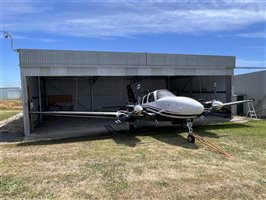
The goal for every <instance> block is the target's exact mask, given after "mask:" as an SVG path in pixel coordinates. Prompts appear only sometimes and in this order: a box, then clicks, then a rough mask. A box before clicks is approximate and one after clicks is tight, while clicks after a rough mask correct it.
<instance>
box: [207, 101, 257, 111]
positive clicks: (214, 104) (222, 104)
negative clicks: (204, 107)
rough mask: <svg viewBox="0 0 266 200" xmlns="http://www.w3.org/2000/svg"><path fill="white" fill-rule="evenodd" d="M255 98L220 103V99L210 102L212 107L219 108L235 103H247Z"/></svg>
mask: <svg viewBox="0 0 266 200" xmlns="http://www.w3.org/2000/svg"><path fill="white" fill-rule="evenodd" d="M253 101H255V99H249V100H243V101H233V102H228V103H222V102H220V101H213V102H212V107H213V108H214V109H221V108H222V107H225V106H232V105H236V104H242V103H248V102H253Z"/></svg>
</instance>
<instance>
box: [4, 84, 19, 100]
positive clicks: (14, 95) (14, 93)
mask: <svg viewBox="0 0 266 200" xmlns="http://www.w3.org/2000/svg"><path fill="white" fill-rule="evenodd" d="M20 98H21V90H20V88H19V87H3V88H0V99H20Z"/></svg>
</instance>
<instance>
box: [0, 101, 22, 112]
mask: <svg viewBox="0 0 266 200" xmlns="http://www.w3.org/2000/svg"><path fill="white" fill-rule="evenodd" d="M0 110H22V103H21V100H0Z"/></svg>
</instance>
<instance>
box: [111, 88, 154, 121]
mask: <svg viewBox="0 0 266 200" xmlns="http://www.w3.org/2000/svg"><path fill="white" fill-rule="evenodd" d="M140 89H141V85H140V84H138V85H137V92H136V96H137V99H136V98H135V96H134V93H133V91H132V88H131V85H127V91H128V99H129V102H134V103H135V105H134V106H133V107H132V111H128V112H120V113H119V114H118V120H116V123H121V122H127V121H131V120H132V121H133V117H137V116H144V117H146V118H149V119H151V120H153V121H154V122H155V123H156V124H158V122H157V119H156V118H155V117H154V116H153V115H151V114H149V113H148V112H146V111H145V110H144V109H143V107H142V106H141V97H140Z"/></svg>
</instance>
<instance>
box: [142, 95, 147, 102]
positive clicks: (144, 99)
mask: <svg viewBox="0 0 266 200" xmlns="http://www.w3.org/2000/svg"><path fill="white" fill-rule="evenodd" d="M144 103H147V95H145V96H144V97H143V99H142V104H144Z"/></svg>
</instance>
